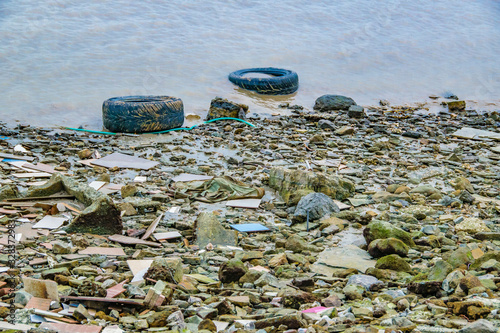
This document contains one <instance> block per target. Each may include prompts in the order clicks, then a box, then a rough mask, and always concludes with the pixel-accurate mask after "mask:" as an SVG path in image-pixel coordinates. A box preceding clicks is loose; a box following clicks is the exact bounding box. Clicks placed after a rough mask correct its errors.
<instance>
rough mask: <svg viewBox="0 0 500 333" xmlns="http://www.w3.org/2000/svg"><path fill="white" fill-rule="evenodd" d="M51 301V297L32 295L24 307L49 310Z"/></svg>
mask: <svg viewBox="0 0 500 333" xmlns="http://www.w3.org/2000/svg"><path fill="white" fill-rule="evenodd" d="M51 302H52V300H51V299H49V298H41V297H31V298H30V300H29V301H28V304H26V306H25V307H24V308H25V309H38V310H43V311H49V309H50V303H51Z"/></svg>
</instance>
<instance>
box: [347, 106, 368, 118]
mask: <svg viewBox="0 0 500 333" xmlns="http://www.w3.org/2000/svg"><path fill="white" fill-rule="evenodd" d="M347 115H348V116H349V117H350V118H357V119H361V118H364V116H365V109H364V108H363V107H362V106H361V105H351V106H350V107H349V110H348V111H347Z"/></svg>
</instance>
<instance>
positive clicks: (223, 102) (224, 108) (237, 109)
mask: <svg viewBox="0 0 500 333" xmlns="http://www.w3.org/2000/svg"><path fill="white" fill-rule="evenodd" d="M247 112H248V106H247V105H245V104H238V103H235V102H231V101H228V100H227V99H222V98H220V97H216V98H214V99H213V100H212V102H211V103H210V109H209V110H208V114H207V120H211V119H216V118H223V117H230V118H240V119H245V118H246V113H247Z"/></svg>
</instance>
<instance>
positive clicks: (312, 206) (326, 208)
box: [293, 193, 340, 222]
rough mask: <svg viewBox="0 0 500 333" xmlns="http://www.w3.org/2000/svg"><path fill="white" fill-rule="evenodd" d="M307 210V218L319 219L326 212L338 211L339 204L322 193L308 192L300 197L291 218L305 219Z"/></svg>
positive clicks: (300, 220)
mask: <svg viewBox="0 0 500 333" xmlns="http://www.w3.org/2000/svg"><path fill="white" fill-rule="evenodd" d="M308 212H309V220H310V221H315V220H319V219H321V218H322V217H324V216H325V215H327V214H331V213H338V212H340V208H339V206H337V204H336V203H335V202H333V200H332V199H331V198H330V197H329V196H327V195H326V194H323V193H310V194H308V195H306V196H305V197H302V199H300V201H299V204H298V205H297V208H296V209H295V213H294V216H293V220H294V221H297V222H302V221H305V220H306V219H307V213H308Z"/></svg>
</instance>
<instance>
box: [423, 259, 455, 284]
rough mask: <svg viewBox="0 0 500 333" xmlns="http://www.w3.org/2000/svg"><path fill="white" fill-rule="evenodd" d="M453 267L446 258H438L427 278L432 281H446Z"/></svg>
mask: <svg viewBox="0 0 500 333" xmlns="http://www.w3.org/2000/svg"><path fill="white" fill-rule="evenodd" d="M452 270H453V267H452V266H451V265H450V264H449V263H447V262H446V261H444V260H438V261H436V263H435V264H434V266H433V267H432V268H431V269H430V270H429V274H428V275H427V279H429V280H431V281H444V279H446V276H448V274H450V273H451V271H452Z"/></svg>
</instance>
